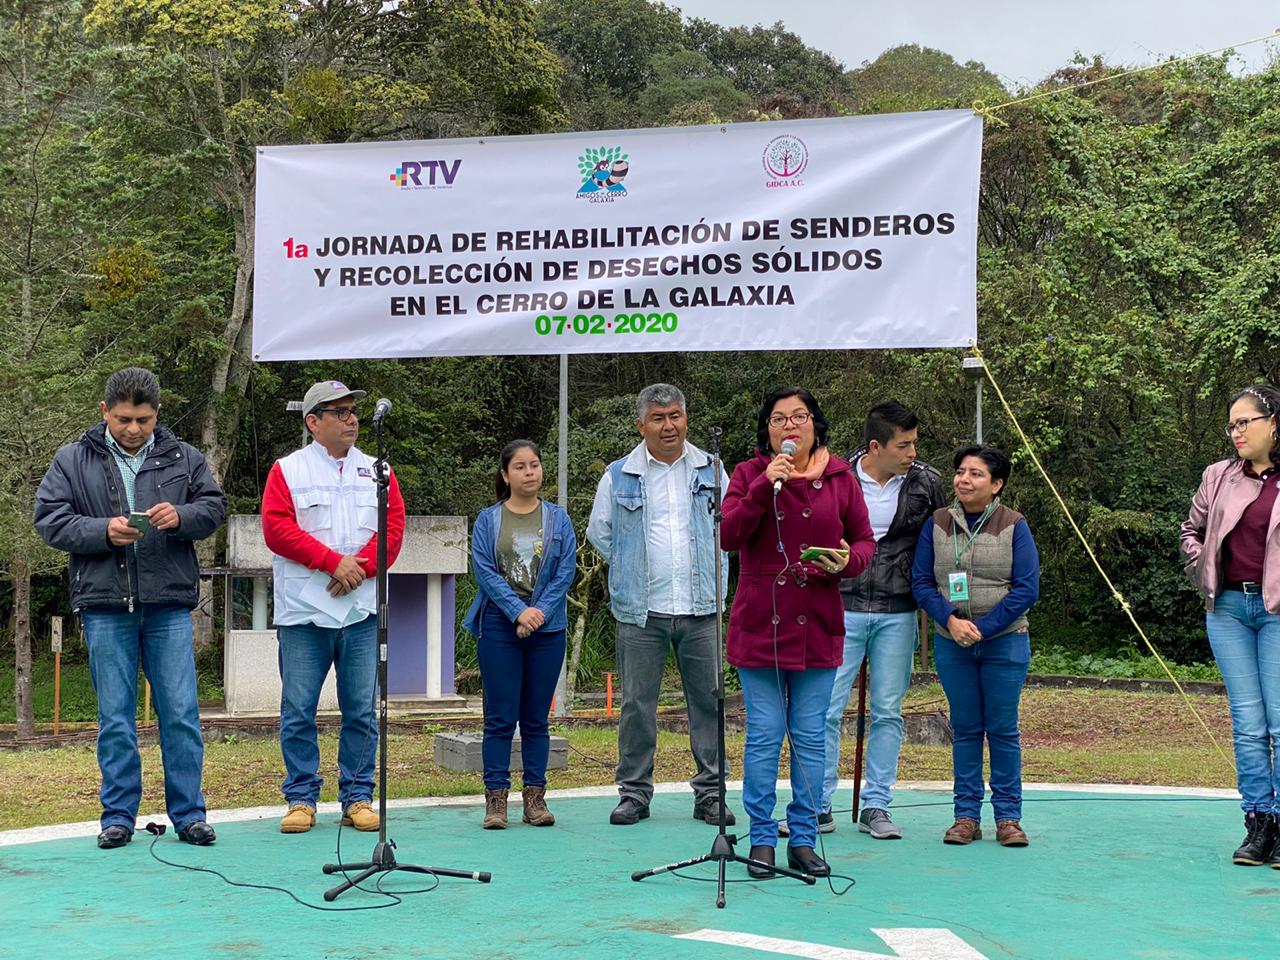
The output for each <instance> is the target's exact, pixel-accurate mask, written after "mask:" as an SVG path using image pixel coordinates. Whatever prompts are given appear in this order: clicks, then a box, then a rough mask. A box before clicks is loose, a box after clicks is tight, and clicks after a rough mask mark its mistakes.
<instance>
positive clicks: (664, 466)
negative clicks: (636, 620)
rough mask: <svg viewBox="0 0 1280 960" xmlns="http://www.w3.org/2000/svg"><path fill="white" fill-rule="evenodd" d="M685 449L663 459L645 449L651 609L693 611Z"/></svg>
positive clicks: (679, 613)
mask: <svg viewBox="0 0 1280 960" xmlns="http://www.w3.org/2000/svg"><path fill="white" fill-rule="evenodd" d="M686 453H687V451H681V453H680V456H679V457H678V458H677V459H676V461H675V463H663V462H662V461H661V460H658V459H656V458H655V457H654V456H653V454H652V453H650V452H649V449H648V447H646V448H645V459H646V462H647V467H646V469H645V474H644V489H645V527H646V531H645V533H646V537H645V543H646V546H647V548H648V549H647V554H648V557H649V609H650V610H651V611H652V612H654V613H666V614H670V615H671V616H677V617H679V616H686V617H687V616H692V614H693V535H692V532H691V531H690V529H689V508H690V507H691V506H692V503H691V501H690V497H689V461H688V459H687V457H686Z"/></svg>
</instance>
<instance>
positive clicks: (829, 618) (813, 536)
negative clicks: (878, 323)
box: [721, 387, 876, 877]
mask: <svg viewBox="0 0 1280 960" xmlns="http://www.w3.org/2000/svg"><path fill="white" fill-rule="evenodd" d="M756 439H757V443H758V444H759V447H758V449H757V450H756V455H755V457H754V458H753V459H751V460H748V461H746V462H745V463H741V464H739V465H738V468H737V469H736V470H734V472H733V479H732V480H731V481H730V483H729V492H728V493H727V494H725V498H724V523H723V526H722V528H721V536H722V538H723V545H724V547H725V549H726V550H737V551H738V561H739V574H738V590H737V593H736V594H735V595H734V598H733V611H732V613H731V614H730V616H729V641H728V654H729V662H730V663H731V664H733V665H734V666H735V667H737V668H738V676H739V677H740V678H741V680H742V693H743V699H744V701H745V703H746V708H747V745H746V751H745V754H744V757H743V781H742V804H743V806H744V807H745V808H746V811H747V813H748V815H749V816H750V817H751V859H753V860H759V861H763V862H764V863H769V864H772V863H773V862H774V860H773V852H774V847H775V846H776V845H777V842H778V822H777V820H775V819H774V816H773V808H774V805H775V802H776V795H775V791H776V789H777V784H778V757H779V755H780V753H781V750H782V737H783V734H784V733H785V734H787V735H788V736H789V737H790V739H791V798H792V799H791V803H790V804H789V805H788V806H787V824H788V826H789V828H790V842H789V843H788V844H787V862H788V864H789V865H790V866H791V867H792V868H793V869H796V870H802V871H803V872H805V873H809V874H813V875H815V876H826V875H827V874H829V873H830V872H831V871H830V868H829V867H828V866H827V864H826V863H825V862H823V860H822V859H821V858H820V857H819V856H818V855H817V854H816V853H814V850H813V846H814V841H815V839H816V837H817V818H818V813H817V800H818V799H819V798H818V794H819V792H820V791H821V789H822V778H823V771H824V766H823V764H824V750H825V729H826V711H827V707H828V706H829V704H830V702H831V685H832V682H833V681H834V679H835V672H836V667H838V666H839V665H840V663H841V660H842V659H843V656H844V605H843V603H842V602H841V600H840V592H839V583H840V578H841V577H855V576H857V575H858V574H859V573H861V572H862V571H863V569H864V568H865V567H866V566H867V564H868V563H869V562H870V561H871V555H872V553H874V552H875V546H876V543H875V538H874V536H873V535H872V533H871V524H870V522H869V521H868V519H867V506H866V503H865V502H864V501H863V499H862V489H861V488H860V487H859V485H858V481H857V478H856V477H855V476H854V473H853V469H852V468H851V467H850V466H849V464H847V463H846V462H845V461H843V460H841V459H840V458H839V457H834V456H832V455H831V453H830V452H829V451H828V450H827V445H826V444H827V419H826V417H824V416H823V415H822V410H821V408H820V407H819V406H818V402H817V400H815V399H814V397H813V395H812V394H811V393H809V391H808V390H805V389H803V388H801V387H784V388H782V389H779V390H775V391H774V392H773V393H771V394H770V395H769V396H768V397H767V398H766V399H765V402H764V405H763V406H761V408H760V415H759V419H758V421H757V426H756ZM784 445H785V446H784ZM784 449H785V450H786V451H787V452H784ZM810 548H825V549H821V552H819V553H818V554H817V555H814V554H813V552H812V551H811V552H810V556H811V559H807V560H805V559H801V555H802V554H804V553H805V551H806V550H810ZM748 872H749V873H751V875H752V876H756V877H763V876H768V875H769V874H768V872H767V871H763V870H759V869H755V868H751V867H748Z"/></svg>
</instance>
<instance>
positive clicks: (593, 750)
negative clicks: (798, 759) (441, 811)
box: [0, 684, 1235, 829]
mask: <svg viewBox="0 0 1280 960" xmlns="http://www.w3.org/2000/svg"><path fill="white" fill-rule="evenodd" d="M1192 701H1193V702H1194V704H1195V706H1196V708H1197V710H1199V711H1200V713H1201V715H1202V716H1203V717H1204V719H1205V721H1206V723H1207V724H1208V725H1209V728H1210V729H1211V730H1212V731H1213V734H1214V736H1215V737H1217V739H1218V742H1219V743H1220V744H1222V747H1223V749H1224V750H1226V751H1227V752H1228V754H1229V753H1230V750H1231V721H1230V716H1229V713H1228V708H1227V699H1226V697H1225V696H1194V697H1192ZM907 707H908V709H915V710H919V709H934V708H945V700H943V699H942V692H941V688H940V687H939V686H938V685H937V684H932V685H929V686H925V687H919V688H914V689H912V691H911V692H910V694H909V695H908V700H907ZM476 727H477V728H478V727H479V723H478V722H477V724H476ZM436 729H437V728H436V727H435V725H432V724H429V723H428V724H424V728H423V731H422V732H421V733H415V734H405V733H395V734H393V735H392V736H391V738H390V740H389V742H388V753H389V765H390V777H389V779H388V795H389V796H392V797H420V796H436V797H441V796H462V795H468V794H476V793H479V792H480V791H481V789H482V787H481V782H480V777H479V776H478V775H476V774H470V773H459V772H457V771H453V770H446V769H444V768H443V767H440V766H437V765H436V763H435V762H434V761H433V760H432V755H433V739H434V736H435V732H434V731H435V730H436ZM554 729H555V732H556V733H558V734H560V735H561V736H564V737H565V738H566V739H568V741H569V748H570V756H569V768H568V769H567V770H560V771H552V772H551V773H550V775H549V777H548V780H549V786H550V787H551V788H552V789H556V788H564V787H576V786H593V785H608V784H612V783H613V768H614V765H615V764H616V762H617V758H618V740H617V732H616V729H614V728H613V727H596V726H576V725H574V724H572V723H568V724H561V725H558V726H556V727H555V728H554ZM1022 732H1023V775H1024V776H1025V778H1026V779H1027V780H1028V781H1033V780H1047V781H1054V782H1061V783H1072V782H1075V783H1089V782H1110V783H1134V784H1167V785H1179V786H1206V787H1231V786H1232V785H1234V783H1235V774H1234V772H1233V771H1232V769H1231V767H1230V765H1229V764H1227V763H1226V762H1224V761H1223V759H1222V757H1221V756H1219V755H1218V753H1217V751H1216V750H1214V748H1213V746H1212V744H1211V743H1210V742H1209V741H1208V739H1207V738H1206V736H1205V732H1204V729H1203V728H1202V727H1201V726H1200V725H1199V723H1198V722H1197V721H1196V719H1195V718H1194V717H1193V716H1192V715H1191V714H1190V712H1189V711H1188V710H1187V707H1186V705H1185V704H1184V703H1183V701H1182V699H1181V698H1180V697H1179V696H1177V695H1176V694H1167V693H1134V692H1128V691H1120V690H1078V689H1073V690H1060V689H1052V688H1028V689H1027V690H1026V691H1025V693H1024V695H1023V700H1022ZM742 748H743V736H742V735H741V734H731V735H730V736H729V737H728V750H729V762H730V771H731V776H732V777H735V778H736V777H740V776H741V774H742ZM853 755H854V743H853V739H852V738H851V737H846V738H845V740H844V742H843V743H842V744H841V757H842V767H841V768H842V771H844V772H845V775H848V772H849V771H851V770H852V767H853ZM320 757H321V774H322V775H323V776H324V777H325V780H326V783H325V787H324V790H323V791H322V792H321V799H322V800H335V799H337V796H336V794H337V737H336V736H334V735H324V736H321V738H320ZM787 765H788V757H787V753H786V750H785V748H784V750H783V757H782V762H781V764H780V768H781V773H782V775H783V776H786V775H787V772H786V771H787ZM142 768H143V804H142V808H143V810H144V811H146V812H155V811H158V810H162V809H163V806H164V789H163V781H162V777H161V768H160V751H159V748H158V747H156V746H147V747H143V748H142ZM693 772H694V764H693V760H692V758H691V756H690V755H689V741H688V737H687V736H685V735H684V734H679V733H668V732H665V731H664V732H660V733H659V735H658V752H657V756H656V758H655V777H656V779H657V780H659V781H677V782H678V781H682V780H687V779H688V778H689V777H690V776H692V775H693ZM899 776H900V777H901V778H902V779H904V780H950V779H951V751H950V749H948V748H946V747H926V746H916V745H911V744H907V745H906V746H904V748H903V751H902V761H901V764H900V767H899ZM283 778H284V768H283V764H282V763H281V760H280V749H279V744H278V743H277V742H276V741H275V740H247V739H240V738H237V737H228V738H226V739H225V740H224V741H223V742H218V743H211V744H208V745H207V746H206V749H205V777H204V789H205V795H206V798H207V800H208V804H209V807H210V809H219V808H226V807H243V806H257V805H262V804H267V805H270V804H279V805H280V812H281V814H282V815H283V813H284V805H283V800H282V799H281V796H280V782H281V780H282V779H283ZM97 792H98V766H97V760H96V756H95V753H94V750H93V748H92V747H91V746H74V747H64V748H61V749H58V750H32V751H26V752H5V753H0V829H14V828H18V827H27V826H36V825H40V824H49V823H65V822H71V821H77V820H93V819H96V818H97V816H98V812H99V806H98V797H97Z"/></svg>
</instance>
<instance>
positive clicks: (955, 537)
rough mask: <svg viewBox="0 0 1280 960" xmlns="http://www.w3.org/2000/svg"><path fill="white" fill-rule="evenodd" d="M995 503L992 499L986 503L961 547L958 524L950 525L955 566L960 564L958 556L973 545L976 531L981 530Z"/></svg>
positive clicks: (976, 534) (961, 555)
mask: <svg viewBox="0 0 1280 960" xmlns="http://www.w3.org/2000/svg"><path fill="white" fill-rule="evenodd" d="M995 505H996V502H995V501H994V500H992V501H991V502H990V503H989V504H987V509H986V510H984V511H982V516H981V517H980V518H979V519H978V522H977V524H975V525H974V528H973V530H972V531H971V532H970V533H969V539H968V540H966V541H965V543H964V546H963V547H962V546H960V535H959V534H958V533H957V532H956V531H957V529H958V527H959V525H958V524H957V525H956V526H955V527H952V529H951V551H952V553H953V555H954V556H955V559H956V566H957V567H959V566H960V558H961V557H963V556H964V555H965V553H967V552H968V550H969V548H970V547H971V546H973V541H974V539H976V538H977V536H978V532H979V531H980V530H982V525H983V524H984V523H986V522H987V518H988V517H989V516H991V512H992V510H994V509H995Z"/></svg>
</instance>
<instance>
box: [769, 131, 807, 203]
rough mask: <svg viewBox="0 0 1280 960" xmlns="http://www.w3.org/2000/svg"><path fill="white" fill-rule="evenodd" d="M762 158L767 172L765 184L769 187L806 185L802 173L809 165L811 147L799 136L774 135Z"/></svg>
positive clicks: (774, 188) (787, 134)
mask: <svg viewBox="0 0 1280 960" xmlns="http://www.w3.org/2000/svg"><path fill="white" fill-rule="evenodd" d="M760 159H761V162H762V163H763V164H764V172H765V174H766V180H765V186H766V187H768V188H769V189H771V190H776V189H778V188H780V187H803V186H804V179H803V178H802V177H801V176H800V175H801V174H802V173H804V171H805V168H807V167H808V166H809V148H808V147H806V146H805V143H804V141H803V140H801V139H800V138H799V137H797V136H793V135H792V134H790V133H784V134H782V135H781V136H778V137H774V138H773V139H772V140H770V141H769V142H768V143H766V144H765V147H764V154H763V155H762V156H761V158H760Z"/></svg>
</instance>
